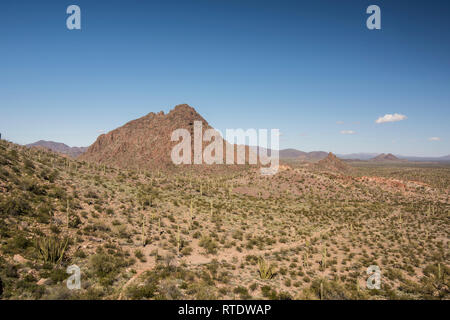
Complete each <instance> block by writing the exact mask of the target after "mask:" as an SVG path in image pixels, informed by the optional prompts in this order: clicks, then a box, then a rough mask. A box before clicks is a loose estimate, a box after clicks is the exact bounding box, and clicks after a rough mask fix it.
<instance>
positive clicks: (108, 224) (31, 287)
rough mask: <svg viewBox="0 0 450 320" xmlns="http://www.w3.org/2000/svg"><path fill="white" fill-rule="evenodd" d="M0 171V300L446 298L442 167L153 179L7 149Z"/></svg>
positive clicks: (445, 179) (449, 271)
mask: <svg viewBox="0 0 450 320" xmlns="http://www.w3.org/2000/svg"><path fill="white" fill-rule="evenodd" d="M0 165H1V169H0V279H1V283H2V291H3V292H2V296H1V298H3V299H252V298H256V299H260V298H263V299H266V298H267V299H448V298H449V281H450V268H449V250H448V241H449V230H450V228H449V222H450V219H449V204H450V202H449V181H450V167H449V166H444V165H442V166H426V167H420V166H416V167H414V166H411V165H409V166H402V165H397V166H387V165H385V166H383V165H377V166H369V165H361V164H360V165H357V166H355V168H354V172H352V173H351V175H342V174H339V173H333V172H323V171H316V170H315V171H313V170H311V169H308V168H306V167H301V166H299V167H295V166H293V168H291V169H287V170H284V171H282V172H280V173H279V174H277V175H276V176H273V177H261V176H259V174H258V172H257V171H256V170H255V169H252V168H246V169H245V170H242V171H235V172H232V173H228V174H227V173H221V174H220V175H218V174H216V175H200V174H198V173H195V172H190V171H185V172H179V173H172V174H163V173H162V172H157V171H152V172H138V171H126V170H118V169H115V168H112V167H103V166H99V165H94V164H89V163H87V162H81V161H75V160H69V159H67V158H64V157H62V156H59V155H56V154H53V153H50V152H46V151H42V150H36V149H26V148H24V147H21V146H18V145H14V144H12V143H8V142H5V141H0ZM374 177H379V178H374ZM392 178H393V179H392ZM48 249H50V252H49V251H48ZM72 264H76V265H78V266H79V267H80V268H81V273H82V274H81V284H82V289H81V290H72V291H71V290H68V289H67V288H66V284H65V280H66V279H67V277H68V275H67V274H66V272H65V270H66V268H67V266H69V265H72ZM373 264H376V265H378V266H379V267H380V269H381V272H382V276H381V289H380V290H368V289H367V288H366V285H365V282H366V279H367V277H368V276H367V274H366V269H367V267H368V266H369V265H373Z"/></svg>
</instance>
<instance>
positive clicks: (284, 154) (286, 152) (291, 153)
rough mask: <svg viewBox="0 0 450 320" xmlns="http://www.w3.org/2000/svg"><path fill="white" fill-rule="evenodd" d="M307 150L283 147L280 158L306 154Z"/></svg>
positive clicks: (297, 156)
mask: <svg viewBox="0 0 450 320" xmlns="http://www.w3.org/2000/svg"><path fill="white" fill-rule="evenodd" d="M306 154H307V152H304V151H300V150H296V149H283V150H280V159H295V158H299V157H301V156H304V155H306Z"/></svg>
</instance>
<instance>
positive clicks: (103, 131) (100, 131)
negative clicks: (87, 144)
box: [97, 130, 105, 134]
mask: <svg viewBox="0 0 450 320" xmlns="http://www.w3.org/2000/svg"><path fill="white" fill-rule="evenodd" d="M97 133H100V134H102V133H105V130H97Z"/></svg>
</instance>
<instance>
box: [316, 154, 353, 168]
mask: <svg viewBox="0 0 450 320" xmlns="http://www.w3.org/2000/svg"><path fill="white" fill-rule="evenodd" d="M311 166H312V167H313V168H315V169H318V170H324V171H333V172H348V171H350V170H351V167H350V166H349V165H348V164H346V163H345V162H343V161H342V160H340V159H339V158H338V157H336V156H335V155H334V154H333V153H331V152H330V153H328V155H327V157H326V158H325V159H322V160H320V161H319V162H317V163H314V164H311Z"/></svg>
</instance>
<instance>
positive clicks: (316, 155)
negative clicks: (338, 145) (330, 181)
mask: <svg viewBox="0 0 450 320" xmlns="http://www.w3.org/2000/svg"><path fill="white" fill-rule="evenodd" d="M327 156H328V152H325V151H311V152H306V153H305V154H304V155H301V156H299V157H298V158H297V159H298V160H301V161H306V162H317V161H320V160H323V159H325V158H326V157H327Z"/></svg>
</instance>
